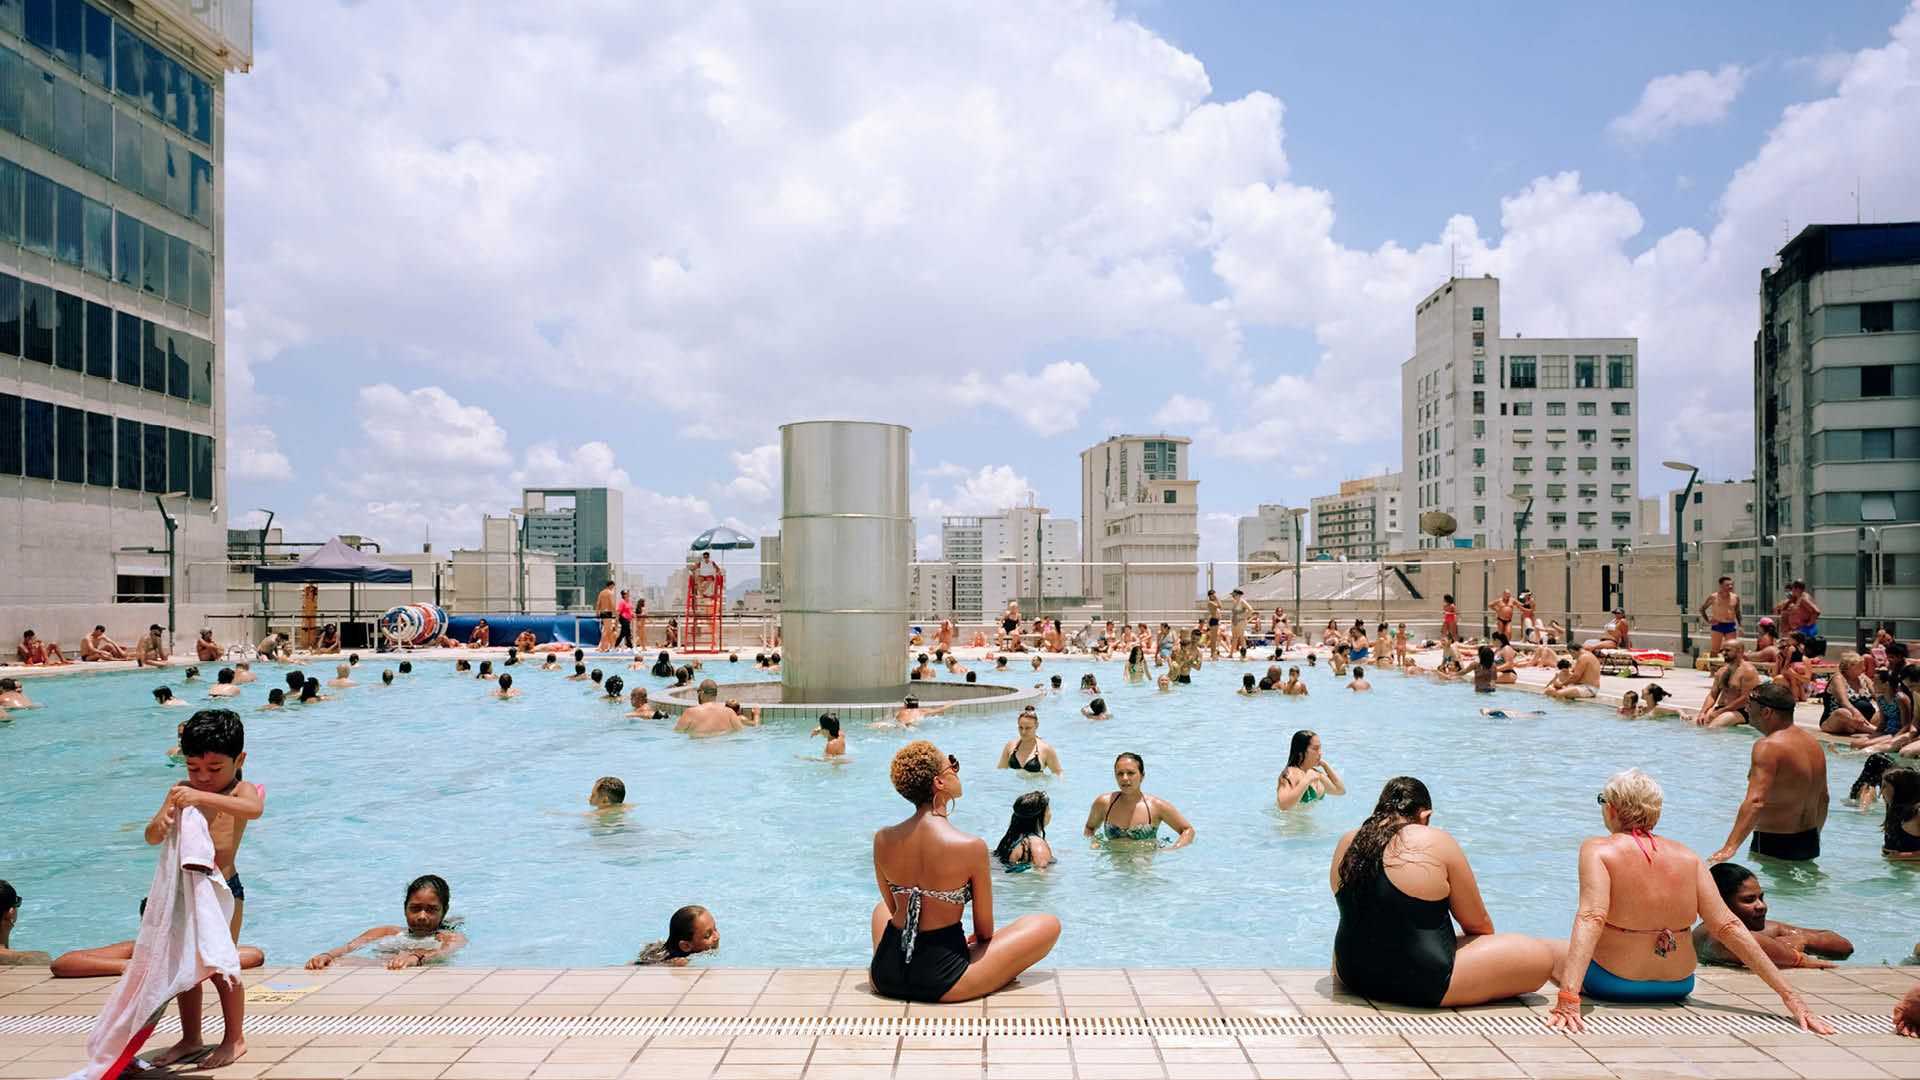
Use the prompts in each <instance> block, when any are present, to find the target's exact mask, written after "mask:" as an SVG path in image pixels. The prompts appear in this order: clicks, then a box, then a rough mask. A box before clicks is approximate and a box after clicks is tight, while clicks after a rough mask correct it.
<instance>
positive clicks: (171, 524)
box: [153, 491, 185, 654]
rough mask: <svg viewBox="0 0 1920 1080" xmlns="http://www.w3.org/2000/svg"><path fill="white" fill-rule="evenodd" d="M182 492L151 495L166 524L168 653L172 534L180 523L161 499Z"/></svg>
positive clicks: (170, 641) (169, 646) (172, 589)
mask: <svg viewBox="0 0 1920 1080" xmlns="http://www.w3.org/2000/svg"><path fill="white" fill-rule="evenodd" d="M183 494H185V492H180V491H170V492H168V493H167V494H165V495H155V496H154V497H153V505H154V506H155V507H156V508H158V509H159V511H160V520H161V521H162V522H164V523H165V524H166V526H167V652H168V653H169V654H171V653H172V652H173V594H174V592H175V591H176V589H175V587H174V586H175V584H176V582H175V581H174V574H173V534H174V532H175V531H176V530H178V529H179V528H180V523H179V522H178V521H175V520H174V517H173V515H172V514H169V513H167V504H166V503H165V502H164V501H163V500H165V499H168V498H171V497H173V496H175V495H183Z"/></svg>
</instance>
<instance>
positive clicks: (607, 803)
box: [587, 776, 627, 810]
mask: <svg viewBox="0 0 1920 1080" xmlns="http://www.w3.org/2000/svg"><path fill="white" fill-rule="evenodd" d="M626 802H627V785H626V782H625V781H624V780H621V779H620V778H619V777H617V776H603V777H601V778H600V779H598V780H595V781H594V782H593V790H592V791H589V792H587V805H588V806H591V807H593V808H594V809H596V810H610V809H613V808H614V807H624V806H625V805H626Z"/></svg>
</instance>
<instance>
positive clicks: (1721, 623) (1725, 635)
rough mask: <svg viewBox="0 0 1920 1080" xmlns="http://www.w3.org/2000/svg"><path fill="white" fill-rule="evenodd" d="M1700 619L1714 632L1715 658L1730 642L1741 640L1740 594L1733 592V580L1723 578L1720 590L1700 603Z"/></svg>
mask: <svg viewBox="0 0 1920 1080" xmlns="http://www.w3.org/2000/svg"><path fill="white" fill-rule="evenodd" d="M1700 618H1701V619H1702V620H1703V621H1704V622H1705V623H1706V624H1707V629H1708V630H1711V631H1712V632H1713V641H1712V643H1711V646H1710V649H1711V652H1712V654H1713V655H1714V656H1718V655H1720V649H1721V647H1722V646H1724V645H1725V644H1726V643H1727V642H1729V641H1739V640H1740V594H1739V593H1737V592H1734V591H1733V579H1732V578H1730V577H1726V576H1722V577H1721V578H1720V588H1719V589H1717V590H1716V591H1714V592H1710V593H1708V594H1707V598H1706V599H1705V600H1703V601H1701V602H1700Z"/></svg>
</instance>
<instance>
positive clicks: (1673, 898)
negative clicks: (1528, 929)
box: [1547, 769, 1833, 1035]
mask: <svg viewBox="0 0 1920 1080" xmlns="http://www.w3.org/2000/svg"><path fill="white" fill-rule="evenodd" d="M1598 799H1599V802H1600V817H1601V820H1602V821H1603V822H1605V824H1606V827H1607V835H1605V836H1598V837H1594V838H1592V839H1589V840H1587V841H1586V842H1585V843H1583V844H1581V845H1580V909H1579V911H1578V912H1577V913H1576V915H1575V916H1574V920H1573V935H1572V937H1571V939H1570V940H1569V941H1568V942H1567V946H1566V951H1565V953H1564V955H1563V958H1562V960H1561V962H1560V965H1559V968H1558V970H1559V979H1558V982H1559V983H1560V994H1559V997H1558V999H1557V1000H1556V1001H1555V1003H1554V1007H1553V1011H1552V1012H1551V1013H1549V1014H1548V1015H1547V1026H1548V1027H1553V1028H1565V1029H1566V1030H1568V1031H1572V1032H1579V1031H1583V1030H1585V1027H1584V1026H1583V1025H1582V1024H1581V1022H1580V992H1581V990H1582V988H1583V987H1584V988H1585V990H1586V992H1587V993H1588V994H1590V995H1592V996H1593V997H1596V998H1599V999H1601V1000H1603V1001H1621V1002H1635V1003H1639V1002H1672V1001H1680V1000H1681V999H1683V998H1685V997H1686V996H1687V995H1688V994H1691V993H1692V992H1693V969H1694V968H1695V966H1697V964H1698V962H1699V960H1698V957H1697V956H1696V954H1695V953H1694V949H1693V934H1692V929H1693V924H1694V920H1695V918H1696V917H1697V918H1698V919H1699V920H1700V921H1701V922H1704V923H1705V924H1706V930H1707V933H1708V934H1710V935H1712V936H1713V938H1714V940H1715V941H1718V942H1719V943H1720V944H1721V945H1723V946H1725V947H1726V949H1727V951H1729V952H1731V953H1732V954H1733V955H1734V956H1735V957H1737V958H1738V959H1739V961H1740V962H1741V963H1742V964H1744V965H1745V966H1746V967H1747V970H1749V971H1752V972H1753V973H1754V974H1756V975H1758V976H1760V978H1761V979H1762V980H1764V981H1765V982H1766V984H1767V985H1768V986H1770V987H1772V988H1773V991H1774V992H1775V993H1777V994H1779V995H1780V1000H1781V1001H1782V1002H1784V1003H1785V1004H1786V1006H1787V1011H1788V1013H1789V1014H1791V1015H1792V1017H1793V1019H1794V1020H1796V1021H1797V1022H1799V1024H1800V1026H1801V1027H1802V1028H1805V1029H1806V1030H1808V1031H1811V1032H1813V1033H1815V1034H1817V1035H1831V1034H1833V1029H1832V1028H1831V1027H1828V1026H1827V1024H1826V1023H1825V1022H1824V1021H1822V1020H1821V1019H1820V1018H1819V1017H1817V1016H1814V1015H1812V1014H1811V1013H1809V1012H1808V1011H1807V1006H1806V1002H1804V1001H1802V1000H1801V999H1800V995H1799V994H1797V993H1795V992H1794V990H1793V987H1792V986H1790V985H1789V984H1788V983H1787V981H1786V979H1784V978H1782V977H1781V975H1780V969H1779V968H1777V967H1775V966H1774V965H1773V961H1772V960H1769V959H1767V954H1766V953H1765V952H1763V951H1761V948H1760V944H1759V942H1756V941H1755V940H1754V939H1753V933H1752V932H1751V931H1749V930H1748V929H1747V927H1746V924H1744V923H1742V922H1741V921H1740V918H1739V917H1738V916H1736V915H1735V914H1734V913H1733V912H1731V911H1729V910H1728V909H1727V903H1726V901H1724V900H1722V899H1721V898H1720V887H1719V886H1718V885H1716V884H1715V883H1714V880H1713V874H1712V873H1711V872H1710V871H1709V870H1708V869H1707V864H1706V863H1705V862H1704V861H1702V860H1701V858H1700V856H1698V855H1696V854H1694V853H1693V852H1692V851H1691V850H1689V849H1688V848H1687V846H1686V845H1685V844H1681V843H1679V842H1677V841H1674V840H1671V839H1667V838H1664V837H1655V836H1654V835H1653V828H1654V826H1655V825H1658V824H1659V823H1660V809H1661V805H1662V802H1663V796H1662V795H1661V792H1660V785H1659V784H1657V783H1655V782H1654V780H1653V778H1652V777H1651V776H1648V775H1647V774H1646V773H1643V772H1641V771H1640V770H1639V769H1628V770H1627V771H1626V772H1623V773H1616V774H1615V775H1614V776H1613V777H1612V778H1610V779H1609V780H1608V781H1607V786H1606V787H1604V788H1602V789H1601V790H1600V794H1599V796H1598Z"/></svg>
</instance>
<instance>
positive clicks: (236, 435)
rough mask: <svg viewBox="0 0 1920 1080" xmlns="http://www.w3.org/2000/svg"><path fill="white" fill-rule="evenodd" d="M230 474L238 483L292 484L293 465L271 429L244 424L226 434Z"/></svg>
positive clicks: (258, 425)
mask: <svg viewBox="0 0 1920 1080" xmlns="http://www.w3.org/2000/svg"><path fill="white" fill-rule="evenodd" d="M227 473H228V475H230V476H232V477H233V478H234V479H236V480H291V479H293V463H292V462H290V461H288V460H287V455H285V454H283V453H281V452H280V440H279V437H278V436H276V435H275V434H274V432H273V429H272V428H270V427H267V426H266V425H264V424H242V425H240V426H238V427H234V428H232V429H230V430H229V431H228V432H227Z"/></svg>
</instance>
